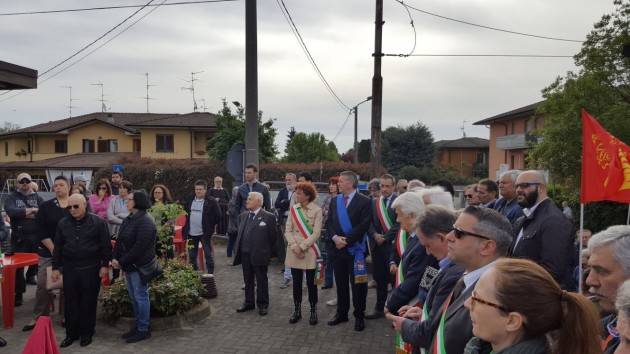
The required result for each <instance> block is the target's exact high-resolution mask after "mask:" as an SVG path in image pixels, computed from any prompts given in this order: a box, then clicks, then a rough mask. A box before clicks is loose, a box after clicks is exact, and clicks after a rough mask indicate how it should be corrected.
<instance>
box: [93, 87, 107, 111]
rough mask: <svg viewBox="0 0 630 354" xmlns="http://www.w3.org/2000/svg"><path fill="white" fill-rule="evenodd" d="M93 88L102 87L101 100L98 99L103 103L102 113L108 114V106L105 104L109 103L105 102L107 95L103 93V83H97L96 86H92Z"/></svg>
mask: <svg viewBox="0 0 630 354" xmlns="http://www.w3.org/2000/svg"><path fill="white" fill-rule="evenodd" d="M91 85H92V86H100V87H101V99H100V100H99V99H97V101H99V102H101V112H107V106H105V102H107V100H105V94H104V93H103V86H104V85H103V83H102V82H97V83H95V84H91Z"/></svg>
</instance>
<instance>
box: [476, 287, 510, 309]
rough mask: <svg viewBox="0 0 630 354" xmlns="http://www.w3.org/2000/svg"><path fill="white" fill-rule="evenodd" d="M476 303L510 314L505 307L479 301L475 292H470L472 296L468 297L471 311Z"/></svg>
mask: <svg viewBox="0 0 630 354" xmlns="http://www.w3.org/2000/svg"><path fill="white" fill-rule="evenodd" d="M476 302H478V303H480V304H483V305H486V306H490V307H494V308H496V309H499V310H501V311H503V312H510V311H509V310H508V309H507V307H505V306H501V305H499V304H495V303H494V302H490V301H486V300H483V299H480V298H479V297H478V296H477V293H476V292H475V291H473V292H472V295H471V296H470V308H471V309H472V308H473V307H474V306H475V303H476Z"/></svg>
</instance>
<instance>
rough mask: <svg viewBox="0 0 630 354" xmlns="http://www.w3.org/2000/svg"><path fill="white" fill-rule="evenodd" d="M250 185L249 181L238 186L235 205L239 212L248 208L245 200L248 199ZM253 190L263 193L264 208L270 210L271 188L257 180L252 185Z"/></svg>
mask: <svg viewBox="0 0 630 354" xmlns="http://www.w3.org/2000/svg"><path fill="white" fill-rule="evenodd" d="M249 192H250V190H249V185H247V183H243V184H241V186H240V187H238V193H237V194H236V200H235V202H234V205H235V207H236V210H237V211H238V213H242V212H244V211H245V210H247V209H246V207H245V202H246V201H247V195H248V194H249ZM251 192H258V193H260V194H262V195H263V206H262V207H263V209H265V210H267V211H269V210H271V197H270V196H269V190H268V189H267V187H265V186H264V185H263V184H262V183H260V182H258V181H256V182H254V184H253V185H252V190H251Z"/></svg>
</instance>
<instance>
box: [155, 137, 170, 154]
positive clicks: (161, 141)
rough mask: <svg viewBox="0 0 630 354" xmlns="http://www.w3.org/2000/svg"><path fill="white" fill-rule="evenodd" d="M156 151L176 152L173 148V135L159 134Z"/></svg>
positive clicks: (156, 139) (156, 138) (156, 140)
mask: <svg viewBox="0 0 630 354" xmlns="http://www.w3.org/2000/svg"><path fill="white" fill-rule="evenodd" d="M155 151H156V152H174V151H175V149H174V148H173V135H172V134H168V135H166V134H157V135H156V136H155Z"/></svg>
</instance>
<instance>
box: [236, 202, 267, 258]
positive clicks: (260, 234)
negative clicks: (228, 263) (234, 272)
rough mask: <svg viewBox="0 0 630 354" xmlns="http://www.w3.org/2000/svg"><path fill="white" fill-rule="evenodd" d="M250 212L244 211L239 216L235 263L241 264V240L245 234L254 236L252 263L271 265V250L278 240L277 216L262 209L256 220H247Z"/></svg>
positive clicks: (251, 254)
mask: <svg viewBox="0 0 630 354" xmlns="http://www.w3.org/2000/svg"><path fill="white" fill-rule="evenodd" d="M248 217H249V212H243V213H241V215H239V216H238V234H237V236H236V243H235V244H234V254H235V256H234V265H239V264H241V262H242V260H241V257H242V254H241V240H242V239H243V235H244V234H249V235H250V236H251V237H252V245H253V247H252V249H253V250H254V251H253V252H251V253H250V257H251V263H252V264H253V265H255V266H266V265H269V258H271V251H272V249H273V247H274V245H275V242H276V217H275V216H274V215H273V214H272V213H270V212H268V211H265V210H264V209H260V211H259V212H258V214H256V218H255V219H254V220H249V221H248V220H247V219H248Z"/></svg>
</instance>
